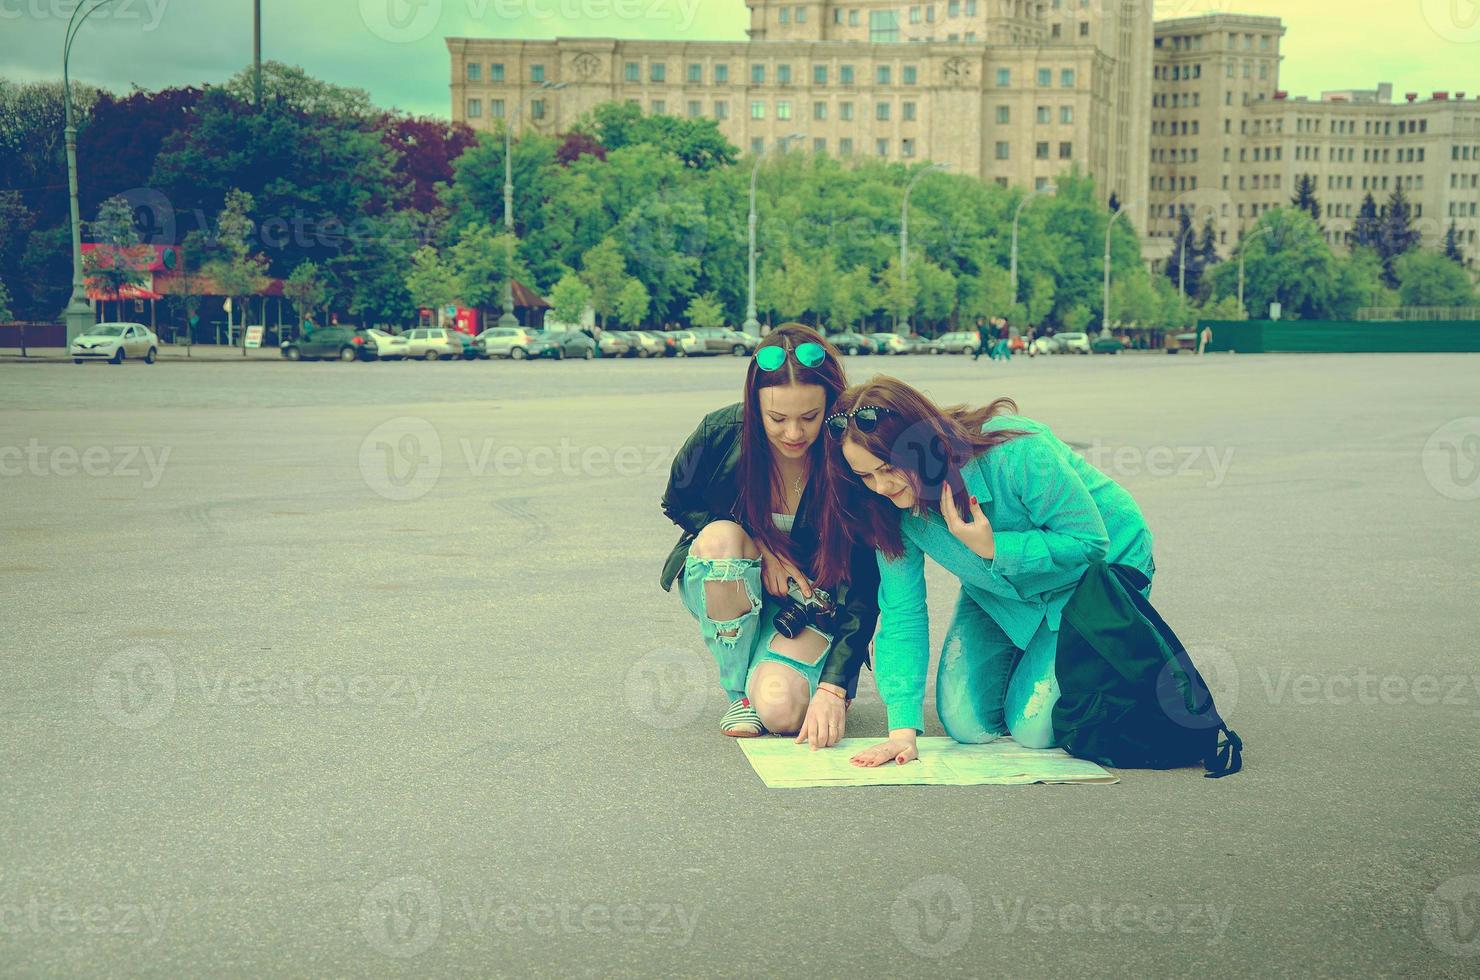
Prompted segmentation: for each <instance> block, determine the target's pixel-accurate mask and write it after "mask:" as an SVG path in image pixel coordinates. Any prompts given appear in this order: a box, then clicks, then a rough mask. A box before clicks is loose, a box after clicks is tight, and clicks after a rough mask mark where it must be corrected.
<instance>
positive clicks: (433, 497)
mask: <svg viewBox="0 0 1480 980" xmlns="http://www.w3.org/2000/svg"><path fill="white" fill-rule="evenodd" d="M744 365H745V362H744V361H743V360H741V359H734V358H728V357H726V358H717V359H712V360H704V361H699V360H691V361H688V362H676V361H621V362H593V363H583V362H564V363H536V364H520V363H508V362H503V363H438V364H424V363H420V362H413V363H407V364H399V363H390V364H338V363H313V364H309V363H304V364H288V363H251V364H250V366H247V365H242V364H235V363H225V362H223V363H210V364H189V365H185V364H177V363H171V362H168V361H161V362H160V363H158V364H156V365H153V366H145V365H142V364H125V365H122V366H119V367H111V366H107V365H83V366H81V367H75V366H73V365H70V364H50V365H19V364H3V365H0V494H3V500H4V504H3V509H0V583H3V585H4V595H5V600H4V601H5V612H6V615H5V625H4V641H3V643H4V649H5V651H6V656H5V663H6V671H5V685H4V695H3V700H0V705H3V709H0V724H3V738H0V772H3V774H4V776H3V779H4V783H3V785H4V793H3V796H0V825H3V827H4V833H3V835H0V972H3V973H5V974H9V975H29V976H77V975H129V976H161V977H163V976H169V977H175V976H216V975H248V974H250V975H270V976H303V975H312V976H382V975H437V976H570V975H589V976H595V975H601V976H609V975H664V976H668V975H701V976H726V977H734V976H772V975H780V974H787V975H816V976H825V977H832V976H844V975H847V976H852V977H872V976H884V975H889V976H908V975H917V974H930V975H941V976H1035V975H1063V976H1087V975H1095V976H1158V975H1175V976H1256V975H1257V976H1308V975H1312V974H1315V975H1327V976H1333V975H1358V974H1360V975H1392V974H1406V975H1427V976H1444V977H1460V976H1474V975H1476V972H1477V971H1480V818H1477V813H1480V809H1477V803H1480V799H1477V797H1480V790H1477V787H1480V761H1477V760H1480V754H1477V741H1480V740H1477V724H1480V644H1477V639H1476V638H1477V635H1480V609H1477V600H1476V597H1477V595H1480V588H1477V587H1480V397H1477V392H1480V385H1477V381H1476V379H1477V367H1480V360H1477V359H1476V358H1475V357H1471V356H1464V355H1393V356H1379V355H1365V356H1363V355H1350V356H1346V355H1326V356H1310V357H1304V356H1274V355H1268V356H1239V355H1219V356H1208V357H1205V358H1194V357H1191V356H1187V355H1179V356H1176V357H1167V356H1164V355H1159V354H1155V355H1139V356H1132V355H1126V356H1117V357H1055V358H1039V359H1036V360H1028V359H1024V358H1021V357H1019V358H1015V359H1014V360H1013V361H1012V362H1010V363H1008V364H989V363H988V362H986V361H982V362H979V363H973V362H971V360H970V359H969V358H963V357H914V358H894V359H882V358H867V357H865V358H852V359H850V360H849V363H848V365H847V366H848V370H849V372H850V374H851V375H852V377H853V378H854V379H855V380H861V379H863V378H865V377H867V376H868V375H870V374H872V373H875V372H880V371H883V372H887V373H892V374H897V375H898V376H900V377H903V378H905V379H907V380H910V381H912V382H915V383H917V384H919V385H921V386H922V387H924V388H925V389H926V390H927V391H928V392H929V393H930V394H932V395H933V396H935V397H936V398H937V399H938V400H940V401H943V402H957V401H968V402H978V403H979V402H985V401H988V400H990V399H992V398H994V397H996V396H999V395H1004V394H1007V395H1012V396H1014V397H1015V398H1017V399H1018V401H1019V403H1020V406H1021V409H1022V411H1023V412H1024V414H1027V415H1030V416H1033V417H1036V418H1038V419H1040V420H1042V421H1044V422H1046V423H1048V424H1050V425H1051V426H1053V427H1054V429H1055V430H1056V431H1057V432H1058V433H1059V434H1060V435H1061V436H1063V437H1064V438H1065V439H1066V440H1068V441H1069V442H1071V443H1072V444H1074V445H1075V446H1077V447H1078V448H1079V449H1080V450H1081V451H1082V452H1084V453H1085V454H1086V455H1087V456H1089V457H1090V459H1091V461H1093V462H1096V463H1097V465H1099V466H1100V467H1101V468H1102V469H1104V470H1106V472H1108V473H1110V474H1111V475H1112V476H1114V477H1115V478H1117V479H1118V480H1120V481H1121V482H1122V483H1123V484H1124V485H1125V486H1126V487H1128V488H1129V489H1130V490H1131V491H1132V492H1133V493H1134V494H1135V495H1136V498H1137V500H1138V501H1139V502H1140V503H1141V505H1142V507H1143V509H1144V510H1145V512H1146V515H1147V517H1148V520H1149V521H1150V524H1151V527H1152V530H1153V532H1154V534H1155V538H1156V562H1157V566H1158V578H1157V583H1156V601H1157V605H1158V608H1159V609H1160V610H1161V611H1162V612H1163V614H1164V615H1165V616H1166V618H1167V619H1168V620H1169V621H1170V622H1171V623H1172V624H1173V625H1174V626H1175V627H1176V628H1177V629H1178V631H1179V633H1180V634H1181V635H1182V637H1183V638H1184V639H1185V640H1186V641H1187V642H1188V644H1189V647H1190V648H1191V650H1192V653H1193V656H1194V658H1195V659H1196V660H1197V661H1198V663H1199V664H1200V665H1201V666H1202V667H1203V668H1204V671H1205V672H1206V673H1207V675H1208V678H1209V681H1210V684H1211V685H1212V686H1213V688H1214V691H1215V693H1216V695H1217V696H1218V699H1219V703H1220V705H1221V707H1222V708H1223V709H1224V714H1225V715H1226V716H1227V717H1228V719H1229V721H1230V723H1231V724H1232V725H1233V727H1235V728H1237V729H1238V730H1239V731H1240V733H1241V734H1242V735H1243V737H1244V739H1245V742H1246V755H1245V771H1244V772H1242V773H1240V774H1239V775H1237V776H1234V777H1232V778H1229V779H1224V780H1207V779H1203V778H1201V777H1200V775H1199V774H1198V773H1196V772H1193V771H1190V770H1189V771H1177V772H1137V771H1126V772H1123V773H1121V776H1122V780H1121V782H1120V783H1118V784H1116V785H1113V786H1028V787H970V788H965V787H961V788H921V787H897V788H872V789H834V790H768V789H766V788H765V787H764V786H762V784H761V782H760V780H759V779H758V778H757V777H756V776H755V774H754V773H753V772H752V771H751V769H750V767H749V766H748V764H747V763H746V762H745V760H744V758H743V757H742V755H741V753H740V751H739V749H738V748H737V747H736V745H735V744H734V743H733V742H732V741H731V740H729V739H726V738H723V737H721V736H720V735H719V734H718V733H717V730H716V729H717V722H718V719H719V716H720V715H721V714H722V713H723V711H724V707H725V705H724V699H723V695H722V693H721V691H720V690H719V688H718V685H717V684H716V683H715V681H714V670H713V666H712V663H711V662H710V661H709V660H708V655H707V653H706V652H705V651H704V649H703V647H702V645H701V643H700V641H699V638H698V636H697V632H696V630H695V627H694V625H693V623H692V621H691V620H690V618H689V616H688V615H687V613H685V612H684V611H683V609H682V608H681V607H680V605H679V603H678V600H677V597H676V596H674V595H670V594H665V593H663V592H662V591H661V590H660V589H659V588H658V584H657V580H658V573H659V568H660V566H661V563H662V560H663V558H664V557H665V555H666V554H667V551H668V548H669V546H670V545H671V544H672V542H673V540H674V538H675V537H676V536H677V530H676V529H675V528H674V527H673V526H672V525H671V524H669V523H668V522H667V521H666V519H665V518H664V517H663V515H662V513H661V512H660V511H659V509H658V499H659V496H660V495H661V493H662V490H663V486H664V483H665V481H666V479H667V475H668V464H669V461H670V460H671V458H672V455H673V453H674V452H675V450H676V449H677V447H678V446H679V445H681V444H682V441H683V439H684V438H685V437H686V436H687V435H688V434H689V432H690V431H691V430H692V428H693V426H694V424H695V423H696V421H697V420H698V418H699V417H700V416H701V415H702V414H703V413H705V412H706V411H709V410H711V409H713V408H716V407H719V406H721V405H724V404H727V403H728V402H730V401H733V400H735V399H736V398H737V397H738V394H739V387H740V384H741V380H742V378H743V370H744ZM929 574H930V578H929V584H930V587H931V596H932V599H931V607H932V624H931V625H932V634H933V636H934V644H935V645H936V646H937V648H938V644H939V642H940V639H941V635H942V633H943V630H944V627H945V625H946V622H947V620H948V617H949V614H950V609H951V603H952V601H953V599H954V592H955V590H954V588H953V587H952V584H951V582H950V581H949V580H948V578H947V576H945V575H944V573H941V572H940V570H939V569H938V568H935V567H934V566H931V567H930V573H929ZM927 715H928V716H929V718H930V728H929V730H928V731H927V733H926V734H928V735H935V734H941V731H940V728H939V725H938V723H937V722H936V721H935V718H934V712H933V702H932V704H931V705H927ZM883 733H884V713H883V710H882V707H881V706H880V704H879V700H878V695H877V691H876V690H875V687H874V683H873V679H872V676H871V675H865V678H864V680H863V683H862V687H861V691H860V696H859V700H858V702H857V703H856V704H855V706H854V709H853V711H852V713H851V716H850V721H849V734H850V735H854V736H862V735H872V734H878V735H880V736H882V735H883Z"/></svg>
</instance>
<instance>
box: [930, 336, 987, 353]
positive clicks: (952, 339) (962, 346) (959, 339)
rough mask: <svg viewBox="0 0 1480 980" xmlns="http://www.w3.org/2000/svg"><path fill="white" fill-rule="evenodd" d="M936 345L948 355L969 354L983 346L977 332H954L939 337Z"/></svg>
mask: <svg viewBox="0 0 1480 980" xmlns="http://www.w3.org/2000/svg"><path fill="white" fill-rule="evenodd" d="M935 343H936V344H937V345H938V346H939V347H940V349H941V350H942V351H944V352H945V353H947V354H969V353H971V352H972V351H974V350H976V349H977V347H979V346H980V345H981V341H979V340H978V339H977V336H976V331H975V330H952V331H951V332H950V333H948V334H942V335H941V336H940V337H937V338H936V340H935Z"/></svg>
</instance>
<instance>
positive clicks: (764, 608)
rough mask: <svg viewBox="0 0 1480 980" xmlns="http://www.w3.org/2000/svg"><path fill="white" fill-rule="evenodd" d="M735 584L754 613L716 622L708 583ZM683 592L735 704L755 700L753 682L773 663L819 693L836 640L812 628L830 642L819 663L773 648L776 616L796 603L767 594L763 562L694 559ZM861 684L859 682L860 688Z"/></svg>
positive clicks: (682, 578) (850, 693)
mask: <svg viewBox="0 0 1480 980" xmlns="http://www.w3.org/2000/svg"><path fill="white" fill-rule="evenodd" d="M735 581H738V582H743V583H744V586H745V592H746V595H747V596H749V598H750V611H749V612H747V613H745V614H744V615H743V616H741V617H739V618H738V619H730V620H723V621H716V620H713V619H711V618H710V617H709V612H708V609H707V603H706V601H705V595H704V583H706V582H735ZM678 592H679V596H680V598H681V599H682V600H683V605H684V608H685V609H687V610H688V611H689V614H690V615H692V616H693V617H694V618H695V619H696V620H698V621H699V632H700V634H701V635H702V636H703V637H704V645H705V646H706V647H708V648H709V652H710V653H711V654H713V655H714V659H715V662H716V663H717V664H718V665H719V683H720V686H721V687H723V688H724V689H725V694H726V696H727V697H728V698H729V699H730V701H732V702H733V701H736V700H738V699H740V698H743V697H748V696H749V695H748V692H749V690H750V681H751V678H752V677H753V676H754V675H755V670H756V668H757V667H759V666H760V665H761V664H763V663H766V662H767V661H771V662H774V663H779V664H782V665H783V666H786V667H789V668H791V669H792V670H794V671H796V672H797V673H799V674H801V675H802V676H803V677H805V678H806V679H807V689H808V693H809V694H816V693H817V684H818V682H819V681H820V680H821V678H822V669H823V667H824V666H826V664H827V655H828V653H829V652H830V651H831V650H832V640H833V638H832V636H831V635H830V634H827V633H824V632H822V631H821V630H819V629H817V628H816V627H812V626H809V627H807V628H808V629H810V630H812V631H813V632H814V633H816V634H817V635H819V636H821V637H822V638H823V639H825V640H826V641H827V642H826V643H825V644H823V646H822V652H821V653H819V654H818V655H817V660H816V662H814V663H808V662H806V661H803V660H794V659H792V658H791V657H785V656H782V655H781V654H779V653H777V652H776V651H775V650H773V649H771V644H772V641H774V640H775V638H776V637H777V636H779V635H780V634H779V633H777V632H776V614H777V613H778V612H780V611H781V610H782V609H783V608H785V606H784V603H786V602H790V600H789V599H778V598H776V597H775V596H772V595H769V594H768V593H766V591H765V589H764V588H763V587H762V584H761V561H760V559H759V558H694V557H693V556H690V557H689V558H688V559H687V560H685V562H684V568H683V574H682V575H681V576H680V578H679V589H678ZM856 685H857V682H856V681H855V682H854V686H855V687H856ZM852 696H853V690H852V689H851V688H850V689H849V691H848V697H850V698H851V697H852Z"/></svg>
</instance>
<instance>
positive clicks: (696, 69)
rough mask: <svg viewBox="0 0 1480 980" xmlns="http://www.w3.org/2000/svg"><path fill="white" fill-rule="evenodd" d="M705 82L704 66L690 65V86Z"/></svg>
mask: <svg viewBox="0 0 1480 980" xmlns="http://www.w3.org/2000/svg"><path fill="white" fill-rule="evenodd" d="M703 81H704V66H703V65H689V84H690V85H698V84H700V83H701V82H703Z"/></svg>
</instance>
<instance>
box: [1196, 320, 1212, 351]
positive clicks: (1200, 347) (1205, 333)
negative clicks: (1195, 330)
mask: <svg viewBox="0 0 1480 980" xmlns="http://www.w3.org/2000/svg"><path fill="white" fill-rule="evenodd" d="M1212 342H1213V328H1212V327H1207V326H1205V327H1203V328H1202V333H1200V334H1198V335H1197V352H1198V353H1199V354H1206V353H1207V352H1208V345H1209V344H1211V343H1212Z"/></svg>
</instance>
